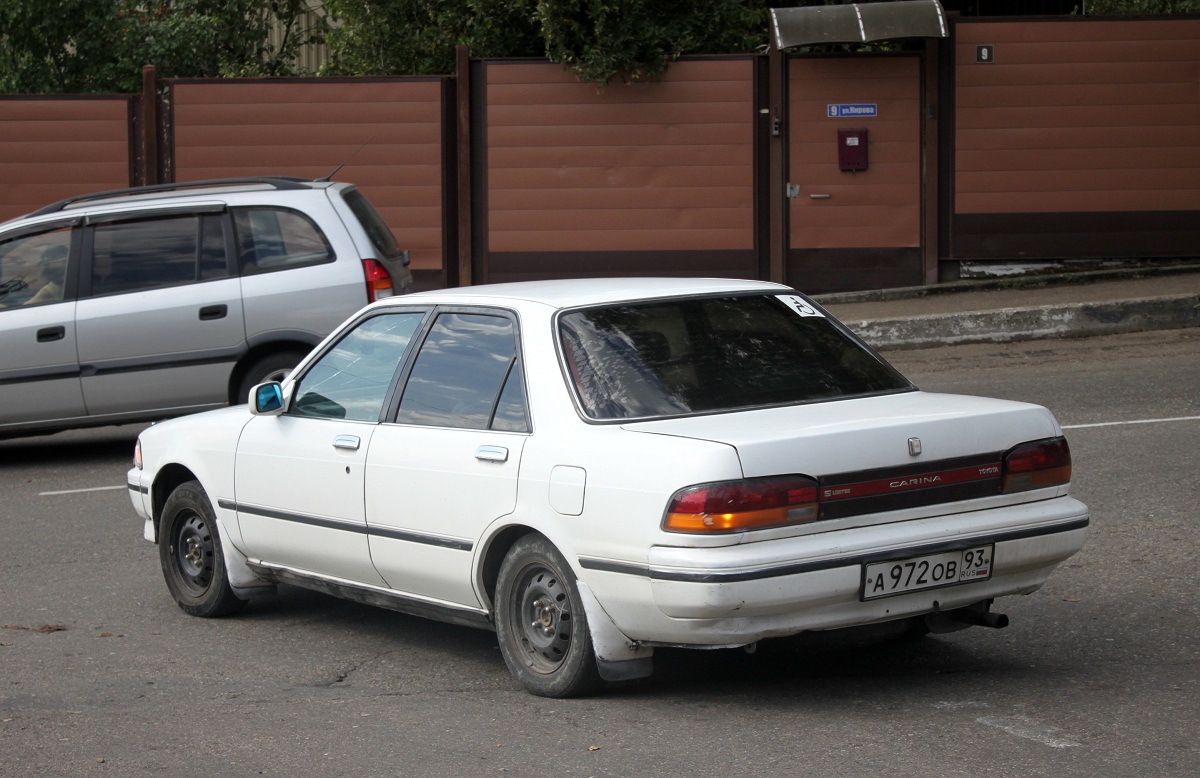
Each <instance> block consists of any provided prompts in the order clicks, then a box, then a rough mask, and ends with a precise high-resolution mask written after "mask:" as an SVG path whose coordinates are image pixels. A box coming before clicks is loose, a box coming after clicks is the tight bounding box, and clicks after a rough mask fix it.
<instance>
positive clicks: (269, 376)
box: [233, 351, 304, 405]
mask: <svg viewBox="0 0 1200 778" xmlns="http://www.w3.org/2000/svg"><path fill="white" fill-rule="evenodd" d="M301 359H304V354H303V353H302V352H300V351H277V352H275V353H273V354H267V355H266V356H265V357H262V358H260V359H258V360H257V361H255V362H252V363H251V364H250V367H249V368H247V369H246V374H245V375H244V376H243V377H242V380H241V383H239V384H238V388H237V392H236V394H235V395H234V397H233V404H234V405H242V404H243V403H245V402H246V401H247V400H248V399H249V397H250V390H251V389H253V388H254V387H256V386H258V385H259V384H265V383H266V382H267V381H282V380H283V379H285V378H287V375H288V373H290V372H291V371H292V368H294V367H295V366H296V365H297V364H299V363H300V360H301Z"/></svg>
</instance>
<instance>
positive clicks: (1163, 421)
mask: <svg viewBox="0 0 1200 778" xmlns="http://www.w3.org/2000/svg"><path fill="white" fill-rule="evenodd" d="M1172 421H1200V416H1174V417H1172V418H1169V419H1134V420H1133V421H1102V422H1098V423H1096V424H1064V425H1063V429H1065V430H1081V429H1086V428H1088V427H1120V426H1123V425H1126V424H1166V423H1167V422H1172Z"/></svg>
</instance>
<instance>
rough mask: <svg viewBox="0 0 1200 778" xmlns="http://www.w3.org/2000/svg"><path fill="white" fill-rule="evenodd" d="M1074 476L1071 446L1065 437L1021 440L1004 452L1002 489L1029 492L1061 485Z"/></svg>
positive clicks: (1004, 491)
mask: <svg viewBox="0 0 1200 778" xmlns="http://www.w3.org/2000/svg"><path fill="white" fill-rule="evenodd" d="M1070 480H1071V449H1070V448H1069V447H1068V446H1067V439H1066V438H1047V439H1045V440H1035V441H1031V442H1029V443H1022V444H1021V445H1019V446H1017V447H1016V448H1013V449H1011V450H1010V451H1009V452H1008V453H1007V454H1005V455H1004V480H1003V485H1002V486H1001V488H1000V491H1001V492H1003V493H1004V494H1008V493H1010V492H1027V491H1029V490H1030V489H1043V488H1045V487H1047V486H1062V485H1063V484H1066V483H1068V482H1070Z"/></svg>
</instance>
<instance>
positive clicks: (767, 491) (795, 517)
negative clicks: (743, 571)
mask: <svg viewBox="0 0 1200 778" xmlns="http://www.w3.org/2000/svg"><path fill="white" fill-rule="evenodd" d="M816 519H817V482H816V481H814V480H812V479H811V478H805V477H804V476H772V477H768V478H748V479H745V480H742V481H719V482H717V483H710V484H700V485H699V486H689V487H687V488H686V489H680V490H679V491H678V492H676V493H675V494H674V495H673V496H672V497H671V503H670V505H669V506H668V508H667V515H666V517H665V518H664V519H663V529H665V530H667V531H668V532H717V533H719V532H741V531H744V530H752V529H765V528H767V527H778V526H783V525H787V524H804V523H806V522H810V521H815V520H816Z"/></svg>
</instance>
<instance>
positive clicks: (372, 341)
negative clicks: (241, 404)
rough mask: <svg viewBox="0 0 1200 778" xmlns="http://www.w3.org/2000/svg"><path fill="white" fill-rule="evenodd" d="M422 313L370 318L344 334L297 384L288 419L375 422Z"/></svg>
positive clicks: (414, 312)
mask: <svg viewBox="0 0 1200 778" xmlns="http://www.w3.org/2000/svg"><path fill="white" fill-rule="evenodd" d="M424 318H425V313H424V312H423V311H407V312H400V313H385V314H379V315H377V316H373V317H371V318H369V319H367V320H365V321H363V322H362V323H360V324H359V325H358V326H357V327H355V328H354V329H352V330H351V331H350V332H349V333H347V334H346V336H345V337H343V338H342V339H341V340H340V341H338V343H337V344H336V345H335V346H334V347H333V348H331V349H330V350H329V351H327V352H325V354H324V355H323V356H322V357H321V358H320V359H319V360H317V362H316V363H315V364H314V365H313V366H312V367H311V368H309V369H308V370H307V371H306V372H305V374H304V375H303V376H302V377H301V378H300V381H299V382H298V383H297V385H296V388H295V390H294V391H293V393H292V394H293V396H294V397H295V398H296V401H295V403H294V404H293V406H292V413H293V414H294V415H297V416H312V417H317V418H326V419H347V420H351V421H371V422H377V421H379V415H380V413H381V412H382V410H383V403H384V400H385V399H386V398H387V393H388V388H389V387H390V386H391V384H392V378H393V377H394V376H395V375H396V371H397V370H398V369H399V367H400V364H401V363H402V362H403V361H404V353H405V351H406V350H407V349H408V344H409V343H410V342H411V341H412V336H413V333H415V332H416V331H417V328H418V327H420V325H421V320H422V319H424Z"/></svg>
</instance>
